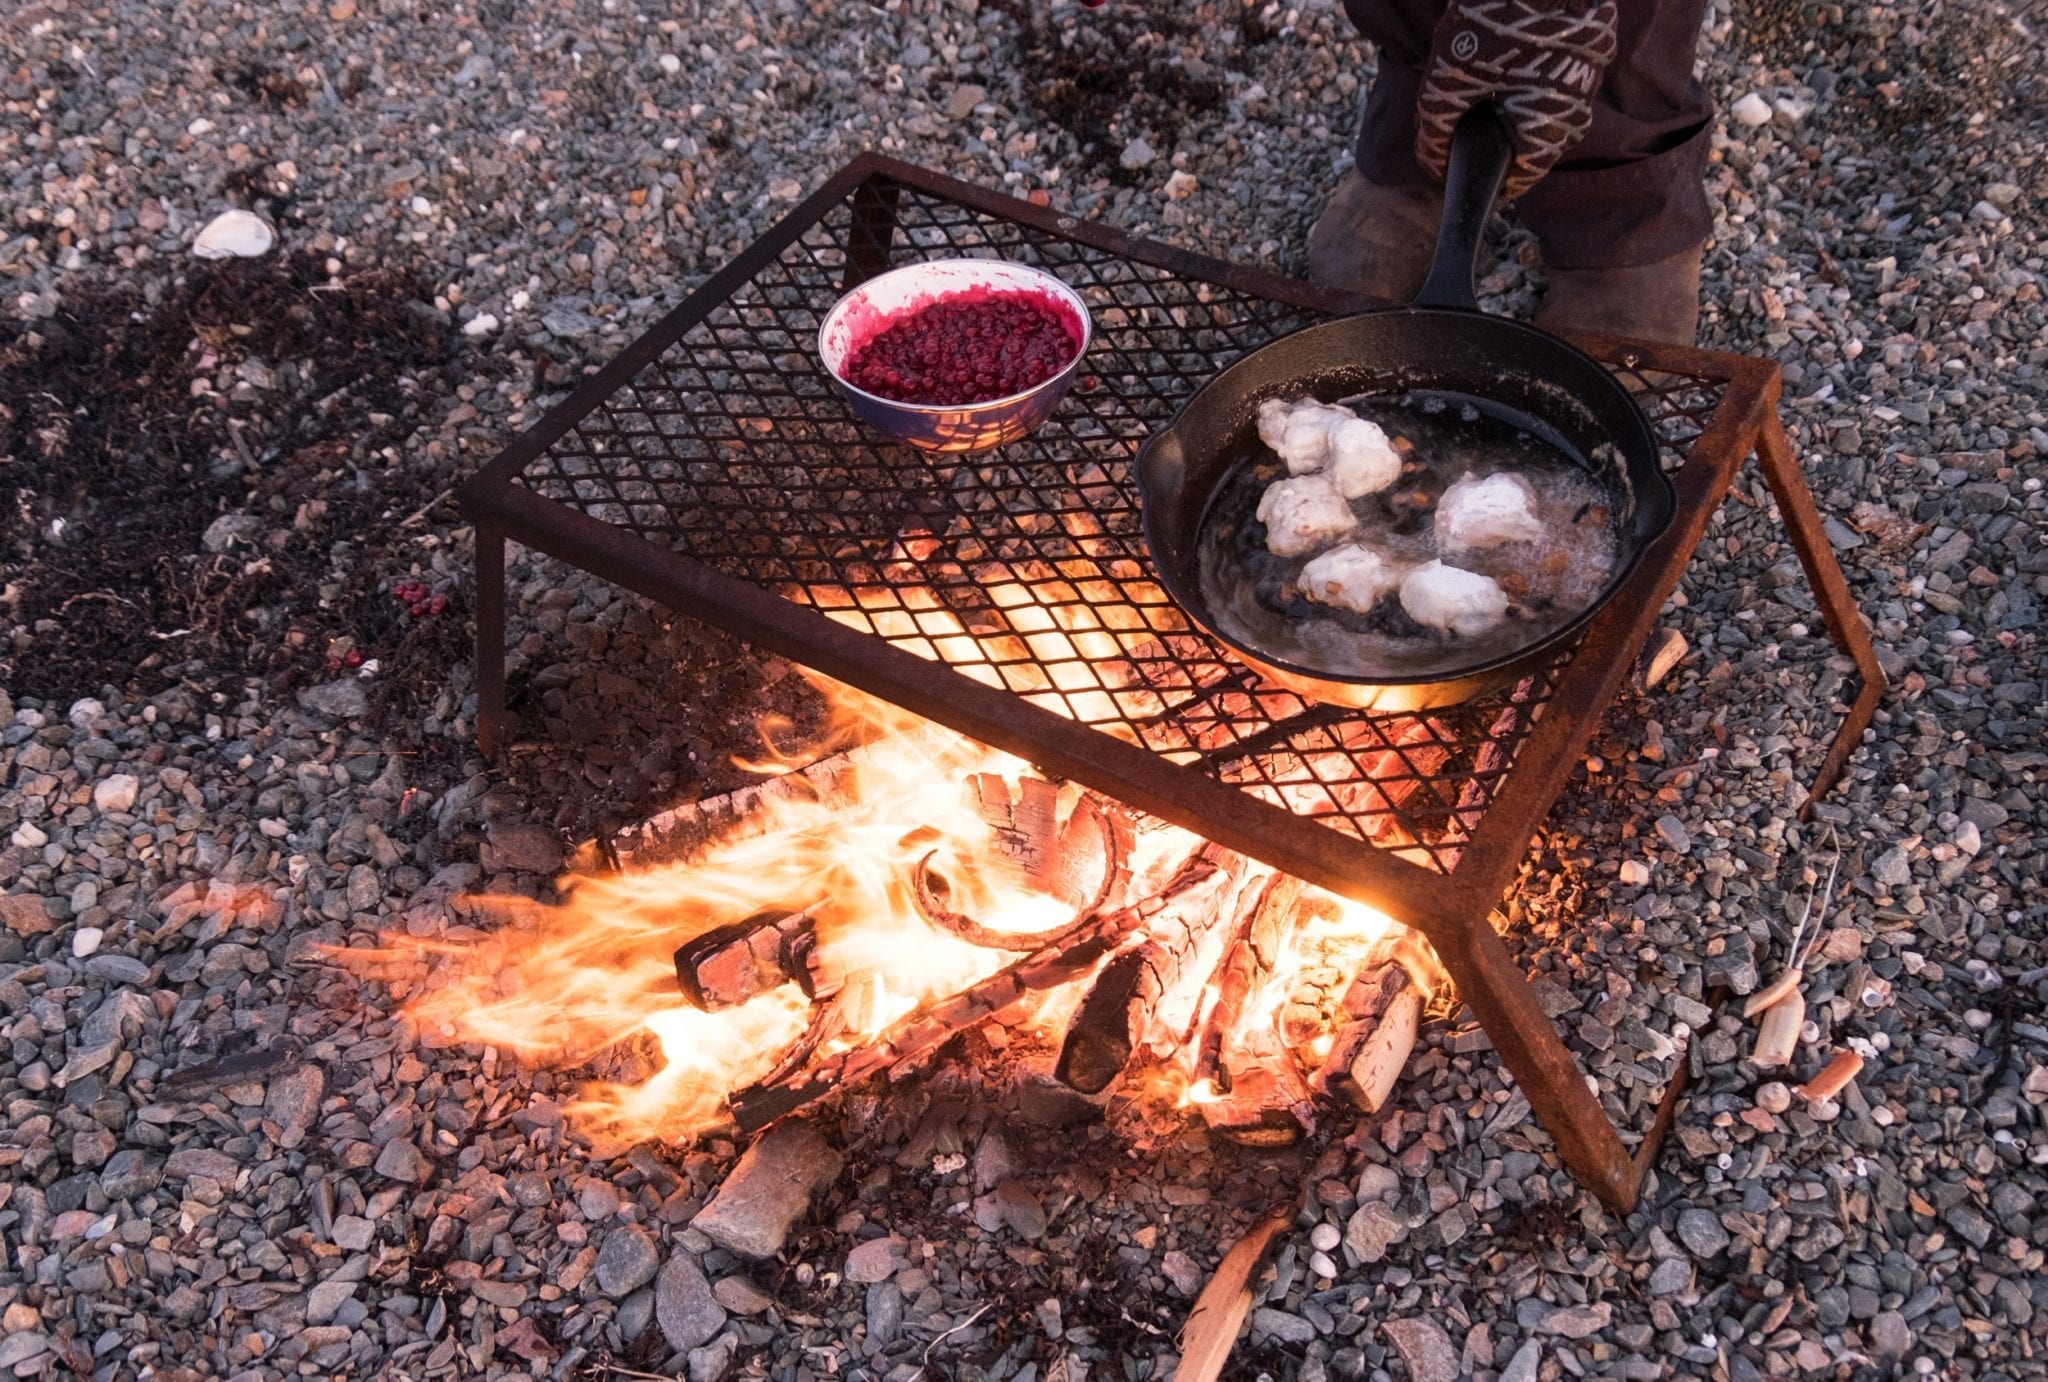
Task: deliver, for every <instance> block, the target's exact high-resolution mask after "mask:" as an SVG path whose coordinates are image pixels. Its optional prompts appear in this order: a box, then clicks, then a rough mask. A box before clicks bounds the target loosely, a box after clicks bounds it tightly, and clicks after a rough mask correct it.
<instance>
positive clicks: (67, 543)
mask: <svg viewBox="0 0 2048 1382" xmlns="http://www.w3.org/2000/svg"><path fill="white" fill-rule="evenodd" d="M429 296H430V294H429V293H428V291H427V290H426V289H425V288H424V287H423V286H422V285H421V284H420V283H419V282H418V281H416V280H415V279H413V278H412V277H410V276H409V275H407V274H405V273H401V272H395V271H383V270H370V271H360V272H348V273H344V274H342V275H339V276H336V277H330V276H329V274H328V273H327V270H326V264H325V261H324V260H323V259H322V258H320V257H319V256H316V255H311V254H304V255H299V256H291V257H287V256H275V257H271V258H266V259H262V260H228V261H223V262H221V263H218V264H210V263H205V262H194V263H193V264H192V265H191V266H190V267H187V268H184V269H183V270H182V272H180V274H179V275H178V276H177V277H176V278H175V279H172V280H170V281H168V282H166V281H163V280H156V281H152V282H146V283H143V284H140V285H138V284H134V283H128V282H124V283H119V284H102V285H98V286H91V287H86V288H82V289H73V290H71V291H69V292H67V294H66V297H65V302H64V306H63V308H62V310H60V312H59V313H58V314H57V315H56V316H55V317H54V318H51V319H49V320H47V321H41V322H36V323H32V324H30V325H28V326H24V325H22V324H19V323H12V322H10V323H0V581H4V584H5V596H4V599H5V604H4V607H0V685H5V686H7V687H8V688H9V689H10V690H11V691H12V692H13V693H14V694H15V695H17V696H21V695H28V696H37V697H42V698H45V699H48V700H53V701H57V702H64V701H67V700H69V699H72V698H75V697H78V696H82V695H87V694H96V693H98V692H99V691H100V689H101V688H102V687H105V686H109V685H111V686H115V687H118V688H122V689H124V690H134V691H140V692H142V693H143V694H151V693H153V692H155V691H157V690H160V689H162V688H164V687H166V686H169V685H174V684H178V683H181V682H182V683H184V684H185V685H187V686H188V687H191V688H193V689H197V690H205V691H212V690H216V689H219V690H227V689H229V688H230V687H233V688H237V689H238V688H239V686H240V684H241V683H242V682H243V681H245V680H246V679H248V678H252V677H261V678H264V679H266V680H267V681H268V683H269V684H270V686H271V688H272V689H273V690H287V689H290V688H292V687H295V686H299V685H304V684H306V683H307V682H309V681H313V680H317V679H319V678H321V677H324V676H327V675H331V674H333V673H334V672H335V671H337V670H339V668H340V667H341V666H342V665H345V664H346V662H347V658H348V655H349V653H350V652H351V651H354V652H356V653H358V654H359V655H360V656H362V657H365V658H368V657H376V658H379V659H381V660H382V667H383V676H382V677H381V678H380V680H379V683H378V684H379V686H381V687H384V688H389V690H388V697H389V699H390V700H391V701H392V702H393V703H394V704H395V706H396V708H398V709H400V710H401V711H404V710H409V709H411V708H413V707H414V706H415V705H416V704H417V703H418V702H419V701H420V700H421V699H422V698H426V699H431V697H432V696H433V695H434V694H435V693H436V692H438V691H439V689H440V688H441V686H442V684H443V683H444V682H445V679H446V674H447V670H448V668H449V666H450V665H451V663H452V662H453V661H454V660H455V659H456V658H458V657H460V656H462V655H464V653H465V652H466V647H465V638H464V635H463V632H462V625H463V623H464V620H463V618H462V617H461V616H462V612H463V611H464V610H465V609H466V606H467V600H468V595H467V592H466V591H463V590H460V589H454V590H449V591H447V592H446V593H448V594H449V595H450V602H449V607H448V608H447V609H445V610H444V612H443V613H442V614H441V615H440V616H438V617H435V618H432V619H422V620H415V619H414V618H413V617H412V615H411V614H410V613H409V611H408V610H407V609H406V608H405V607H404V606H403V605H402V604H401V603H400V602H399V601H397V600H395V599H393V598H392V596H391V594H390V587H391V585H392V584H393V583H395V582H397V581H400V580H403V579H405V578H406V577H407V576H408V575H409V574H411V572H412V568H413V566H414V563H415V561H416V559H417V558H419V557H420V556H422V555H423V554H424V548H423V547H422V545H421V544H420V539H421V538H422V537H424V536H425V535H426V532H427V529H426V527H425V524H424V519H425V517H426V515H427V514H428V513H430V512H434V511H435V510H436V505H437V502H438V501H439V499H440V498H441V497H442V496H443V495H444V494H445V491H446V490H447V488H448V486H449V485H450V484H451V483H452V482H453V480H454V478H455V477H454V469H455V460H454V457H453V455H452V454H451V455H450V456H448V457H447V458H446V459H444V460H441V461H438V462H436V461H428V460H426V459H425V458H420V457H409V456H404V455H401V454H400V453H399V452H398V450H397V447H396V446H395V445H394V444H395V443H398V442H400V441H401V440H402V439H403V438H404V437H405V436H406V435H407V434H408V433H409V432H410V431H411V430H412V428H413V427H414V426H415V425H416V424H417V421H418V416H419V413H420V407H419V404H420V402H421V401H423V400H427V399H439V398H442V397H445V396H446V395H447V394H448V393H450V392H452V390H453V387H454V381H453V380H452V379H451V378H449V377H448V375H449V373H450V367H451V365H452V364H453V363H454V361H455V360H456V358H457V351H456V341H457V339H458V338H454V337H452V336H451V333H450V332H449V329H448V326H447V324H446V322H445V320H444V319H443V318H441V317H440V316H439V315H438V314H437V313H434V312H433V311H432V310H431V309H430V308H429V307H428V306H427V303H426V302H425V299H427V298H428V297H429ZM444 512H445V511H444ZM230 516H232V519H231V521H230V522H229V523H227V524H221V523H220V522H219V521H220V520H222V519H224V518H229V517H230ZM408 519H410V520H412V521H411V526H409V527H408V526H405V524H406V522H407V520H408ZM229 529H234V530H235V531H233V532H230V531H229ZM209 534H211V540H209ZM430 579H431V578H430Z"/></svg>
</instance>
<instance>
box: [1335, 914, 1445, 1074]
mask: <svg viewBox="0 0 2048 1382" xmlns="http://www.w3.org/2000/svg"><path fill="white" fill-rule="evenodd" d="M1421 946H1422V942H1421V940H1420V939H1419V938H1417V937H1416V936H1415V935H1414V933H1413V932H1411V931H1409V930H1408V929H1407V928H1406V927H1403V926H1396V927H1394V928H1393V929H1391V930H1389V931H1388V932H1387V933H1386V934H1385V935H1383V936H1381V937H1380V939H1379V940H1378V941H1376V942H1374V944H1373V947H1372V949H1371V950H1370V951H1368V952H1367V953H1366V958H1365V962H1364V964H1363V965H1362V966H1361V968H1360V970H1359V973H1358V976H1357V977H1356V978H1355V979H1353V980H1352V981H1351V987H1350V988H1349V989H1347V990H1346V991H1345V994H1344V1001H1343V1004H1342V1008H1343V1012H1344V1015H1345V1018H1346V1021H1345V1024H1344V1026H1343V1027H1342V1028H1341V1029H1340V1030H1339V1031H1338V1032H1337V1036H1336V1039H1335V1040H1334V1041H1333V1042H1332V1043H1331V1046H1330V1053H1329V1055H1328V1056H1326V1057H1325V1058H1324V1060H1323V1066H1322V1069H1321V1070H1319V1071H1317V1072H1316V1076H1315V1080H1314V1085H1315V1088H1316V1089H1317V1090H1318V1091H1319V1092H1322V1093H1328V1094H1340V1095H1342V1096H1344V1097H1345V1098H1346V1099H1348V1100H1350V1101H1351V1103H1353V1104H1354V1105H1356V1106H1357V1107H1358V1108H1359V1109H1360V1110H1361V1111H1362V1112H1365V1113H1377V1112H1379V1111H1380V1109H1381V1108H1382V1107H1384V1106H1385V1105H1386V1102H1387V1098H1388V1096H1389V1095H1391V1094H1392V1093H1393V1090H1394V1081H1395V1080H1397V1079H1399V1078H1400V1075H1401V1070H1402V1067H1404V1066H1405V1065H1407V1064H1408V1055H1409V1053H1410V1052H1411V1051H1413V1050H1414V1049H1415V1034H1416V1031H1417V1029H1418V1028H1419V1027H1420V1026H1421V1023H1422V1009H1423V1006H1424V1005H1425V1004H1426V1003H1427V1002H1428V1001H1429V994H1430V989H1431V986H1430V985H1429V983H1428V982H1427V981H1426V979H1425V977H1424V976H1426V975H1428V974H1429V973H1430V972H1431V967H1430V966H1429V964H1428V963H1427V962H1426V961H1425V960H1424V959H1423V957H1422V955H1421V954H1420V953H1419V952H1420V948H1421Z"/></svg>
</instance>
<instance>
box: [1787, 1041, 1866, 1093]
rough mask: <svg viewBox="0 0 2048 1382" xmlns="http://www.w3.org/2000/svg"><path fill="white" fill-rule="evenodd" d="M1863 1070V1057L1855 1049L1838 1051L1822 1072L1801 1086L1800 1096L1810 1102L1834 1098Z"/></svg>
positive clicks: (1822, 1068)
mask: <svg viewBox="0 0 2048 1382" xmlns="http://www.w3.org/2000/svg"><path fill="white" fill-rule="evenodd" d="M1862 1070H1863V1057H1861V1056H1859V1055H1857V1054H1856V1053H1855V1052H1854V1051H1837V1052H1835V1058H1834V1059H1833V1060H1831V1061H1829V1062H1828V1063H1827V1064H1826V1065H1825V1066H1823V1067H1821V1072H1820V1073H1819V1074H1818V1075H1815V1076H1814V1077H1813V1078H1812V1079H1810V1080H1808V1081H1807V1082H1806V1083H1805V1084H1803V1085H1801V1086H1799V1097H1800V1098H1802V1099H1804V1100H1806V1102H1807V1103H1809V1104H1817V1103H1819V1102H1820V1101H1821V1100H1823V1099H1832V1098H1834V1097H1835V1096H1836V1095H1837V1094H1840V1093H1841V1092H1842V1088H1843V1086H1844V1085H1847V1084H1848V1083H1849V1081H1851V1080H1853V1079H1855V1078H1856V1076H1857V1075H1858V1074H1860V1073H1861V1072H1862Z"/></svg>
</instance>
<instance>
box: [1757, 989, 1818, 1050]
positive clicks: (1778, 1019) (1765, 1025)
mask: <svg viewBox="0 0 2048 1382" xmlns="http://www.w3.org/2000/svg"><path fill="white" fill-rule="evenodd" d="M1805 1025H1806V995H1805V994H1804V993H1802V992H1801V991H1800V989H1799V986H1798V985H1796V984H1795V985H1793V987H1792V990H1791V992H1789V993H1787V994H1786V995H1785V996H1784V997H1783V998H1780V999H1779V1000H1778V1001H1777V1002H1775V1003H1773V1004H1771V1006H1770V1007H1768V1008H1765V1009H1764V1013H1763V1020H1762V1021H1761V1022H1759V1023H1758V1024H1757V1029H1756V1049H1755V1050H1754V1051H1752V1052H1751V1053H1750V1057H1749V1063H1750V1064H1751V1065H1754V1066H1755V1067H1756V1068H1757V1069H1759V1070H1776V1069H1777V1068H1778V1067H1779V1066H1781V1065H1788V1064H1790V1063H1791V1060H1792V1057H1793V1055H1794V1053H1796V1052H1797V1051H1798V1050H1799V1032H1800V1029H1801V1028H1803V1027H1804V1026H1805Z"/></svg>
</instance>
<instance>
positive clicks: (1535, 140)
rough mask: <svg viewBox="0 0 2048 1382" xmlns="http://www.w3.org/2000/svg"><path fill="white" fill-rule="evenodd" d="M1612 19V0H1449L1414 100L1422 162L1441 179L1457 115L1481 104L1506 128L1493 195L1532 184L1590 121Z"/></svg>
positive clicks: (1611, 46) (1607, 59)
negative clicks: (1505, 155)
mask: <svg viewBox="0 0 2048 1382" xmlns="http://www.w3.org/2000/svg"><path fill="white" fill-rule="evenodd" d="M1616 20H1617V13H1616V6H1615V0H1600V2H1599V3H1597V4H1593V5H1590V6H1589V5H1587V4H1586V3H1585V0H1452V3H1451V5H1450V7H1449V8H1448V9H1447V10H1446V11H1445V12H1444V17H1443V19H1442V20H1441V21H1439V22H1438V24H1437V26H1436V35H1435V38H1434V40H1433V41H1432V43H1431V44H1430V51H1429V63H1428V66H1427V67H1425V68H1424V70H1423V75H1422V92H1421V95H1420V96H1418V97H1417V98H1416V104H1415V116H1416V124H1417V130H1416V135H1415V155H1416V157H1417V158H1418V159H1420V160H1421V162H1422V166H1423V167H1424V168H1426V169H1428V170H1429V171H1430V172H1431V173H1433V174H1435V175H1436V176H1437V177H1439V178H1441V177H1442V176H1443V175H1444V162H1445V160H1446V159H1447V158H1449V156H1450V151H1451V131H1452V130H1453V129H1455V128H1456V127H1457V124H1458V118H1459V117H1460V116H1462V115H1463V114H1464V113H1465V112H1466V111H1468V110H1470V109H1471V108H1472V107H1473V106H1476V105H1478V104H1479V103H1480V102H1482V101H1487V100H1491V101H1494V102H1496V103H1497V104H1498V105H1499V106H1500V109H1501V113H1502V114H1503V115H1504V116H1506V117H1507V121H1508V124H1509V125H1510V126H1511V127H1512V128H1513V130H1514V139H1515V162H1514V166H1513V167H1512V168H1511V169H1509V170H1508V179H1507V186H1506V187H1505V189H1503V195H1504V196H1505V197H1506V198H1508V199H1510V200H1512V199H1513V198H1515V197H1519V196H1520V195H1522V193H1524V192H1526V191H1528V190H1529V189H1530V188H1531V187H1533V186H1535V185H1536V183H1537V182H1539V181H1540V180H1541V179H1542V177H1543V175H1544V174H1545V173H1547V172H1549V171H1550V170H1551V168H1552V167H1553V166H1554V165H1555V164H1556V163H1557V161H1558V160H1559V159H1560V158H1563V157H1564V155H1565V153H1566V152H1567V151H1568V150H1570V148H1571V147H1572V146H1573V145H1574V144H1576V143H1578V142H1579V140H1581V139H1583V138H1584V137H1585V134H1586V130H1587V129H1588V128H1589V127H1590V126H1591V125H1592V123H1593V93H1594V92H1595V91H1597V90H1598V89H1599V87H1600V78H1601V76H1602V74H1604V73H1605V72H1606V70H1607V65H1608V64H1609V63H1611V62H1613V61H1614V53H1615V24H1616Z"/></svg>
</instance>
